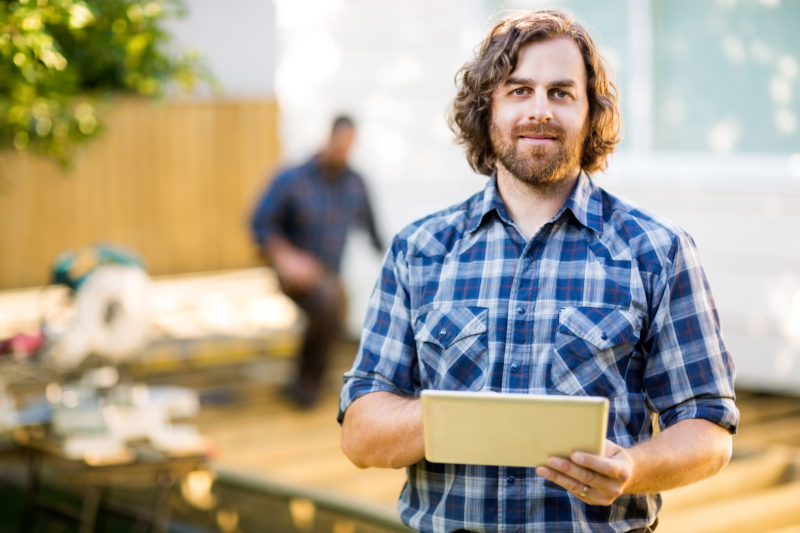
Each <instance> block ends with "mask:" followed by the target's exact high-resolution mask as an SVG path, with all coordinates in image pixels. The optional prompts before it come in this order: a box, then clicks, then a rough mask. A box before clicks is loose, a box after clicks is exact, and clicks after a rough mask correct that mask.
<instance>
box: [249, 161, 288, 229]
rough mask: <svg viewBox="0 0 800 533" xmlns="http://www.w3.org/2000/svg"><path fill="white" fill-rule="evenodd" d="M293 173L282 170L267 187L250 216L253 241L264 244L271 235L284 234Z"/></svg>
mask: <svg viewBox="0 0 800 533" xmlns="http://www.w3.org/2000/svg"><path fill="white" fill-rule="evenodd" d="M290 183H291V173H290V172H288V171H285V172H282V173H280V174H278V175H276V176H275V179H274V180H273V181H272V183H271V184H270V185H269V186H268V187H267V190H266V191H265V192H264V194H263V195H262V196H261V199H260V200H259V202H258V205H256V208H255V210H254V211H253V215H252V216H251V217H250V230H251V233H252V236H253V241H255V242H256V243H258V244H264V241H266V240H267V238H268V237H270V236H271V235H275V234H279V235H282V234H283V233H284V231H285V228H284V220H285V218H286V216H287V213H288V210H289V202H290V191H291V188H290Z"/></svg>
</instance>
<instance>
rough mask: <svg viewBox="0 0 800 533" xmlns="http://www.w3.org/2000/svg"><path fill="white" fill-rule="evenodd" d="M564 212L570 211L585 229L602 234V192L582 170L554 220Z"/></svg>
mask: <svg viewBox="0 0 800 533" xmlns="http://www.w3.org/2000/svg"><path fill="white" fill-rule="evenodd" d="M566 210H569V211H571V212H572V215H573V216H574V217H575V219H576V220H577V221H578V222H580V223H581V224H583V225H584V226H586V227H587V228H589V229H591V230H594V231H595V232H597V233H598V234H602V233H603V198H602V191H601V190H600V187H598V186H597V185H595V184H594V182H593V181H592V179H591V178H590V177H589V176H588V175H587V174H586V173H585V172H584V171H583V170H581V173H580V174H578V181H577V183H575V188H574V189H572V193H570V195H569V197H568V198H567V201H566V202H564V206H563V207H562V208H561V209H560V210H559V212H558V214H557V215H556V218H558V217H559V216H561V214H562V213H563V212H564V211H566Z"/></svg>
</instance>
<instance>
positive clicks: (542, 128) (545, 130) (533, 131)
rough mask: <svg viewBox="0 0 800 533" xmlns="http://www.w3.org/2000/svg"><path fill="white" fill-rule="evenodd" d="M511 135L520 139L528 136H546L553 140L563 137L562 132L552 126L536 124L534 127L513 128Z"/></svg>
mask: <svg viewBox="0 0 800 533" xmlns="http://www.w3.org/2000/svg"><path fill="white" fill-rule="evenodd" d="M511 133H512V135H513V136H514V137H522V136H528V135H546V136H548V137H553V138H555V139H561V138H563V137H564V130H562V129H561V128H560V127H558V126H556V125H554V124H538V125H536V126H532V125H527V126H515V127H514V128H513V129H512V130H511Z"/></svg>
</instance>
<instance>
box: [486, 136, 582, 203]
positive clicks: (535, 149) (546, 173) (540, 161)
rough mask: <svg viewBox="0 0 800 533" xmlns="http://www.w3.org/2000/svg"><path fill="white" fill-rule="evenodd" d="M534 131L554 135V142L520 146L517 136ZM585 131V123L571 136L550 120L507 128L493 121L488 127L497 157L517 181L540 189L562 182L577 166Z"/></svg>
mask: <svg viewBox="0 0 800 533" xmlns="http://www.w3.org/2000/svg"><path fill="white" fill-rule="evenodd" d="M533 133H539V134H545V135H548V136H551V137H553V139H554V142H555V144H556V146H555V147H553V146H550V145H546V146H524V145H523V146H520V143H518V139H519V137H520V136H521V135H526V134H533ZM587 133H588V123H587V124H586V125H585V126H584V128H583V130H582V131H581V133H580V134H579V135H575V136H572V137H569V136H568V135H567V134H566V132H565V131H564V130H563V129H562V128H560V127H559V126H555V125H553V124H540V125H537V126H534V125H529V126H514V127H512V128H511V131H510V132H504V131H503V130H502V129H501V128H500V126H498V125H497V124H496V123H495V122H494V121H492V123H491V125H490V127H489V135H490V138H491V141H492V148H493V149H494V153H495V154H496V155H497V161H498V162H499V163H501V164H502V165H503V166H504V167H505V168H506V170H508V171H509V172H510V173H511V174H512V175H513V176H514V177H515V178H517V179H518V180H519V181H521V182H523V183H525V184H526V185H531V186H533V187H535V188H537V189H540V190H547V189H550V188H552V187H553V186H555V185H557V184H559V183H561V181H562V180H563V179H564V178H565V177H567V174H568V173H569V172H570V171H572V170H574V169H575V168H576V167H579V166H580V161H581V154H582V151H583V143H584V140H585V139H586V135H587ZM553 148H555V151H553Z"/></svg>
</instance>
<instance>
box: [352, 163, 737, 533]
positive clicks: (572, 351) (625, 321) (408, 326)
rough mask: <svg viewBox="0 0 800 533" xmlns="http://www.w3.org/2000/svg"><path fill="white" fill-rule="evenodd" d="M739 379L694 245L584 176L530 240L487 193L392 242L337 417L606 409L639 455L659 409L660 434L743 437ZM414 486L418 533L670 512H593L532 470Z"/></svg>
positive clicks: (438, 467)
mask: <svg viewBox="0 0 800 533" xmlns="http://www.w3.org/2000/svg"><path fill="white" fill-rule="evenodd" d="M733 375H734V368H733V362H732V360H731V358H730V356H729V355H728V353H727V351H726V349H725V346H724V344H723V341H722V338H721V335H720V327H719V322H718V317H717V312H716V309H715V307H714V302H713V300H712V297H711V293H710V291H709V287H708V283H707V281H706V277H705V274H704V272H703V269H702V267H701V266H700V262H699V260H698V255H697V252H696V248H695V245H694V242H693V241H692V239H691V237H690V236H689V235H687V234H686V233H685V232H684V231H682V230H680V229H679V228H677V227H675V226H674V225H672V224H670V223H668V222H666V221H664V220H661V219H658V218H656V217H654V216H653V215H651V214H648V213H646V212H643V211H641V210H639V209H637V208H634V207H632V206H630V205H628V204H626V203H624V202H622V201H621V200H619V199H618V198H616V197H614V196H612V195H610V194H608V193H607V192H606V191H604V190H603V189H601V188H599V187H597V186H596V185H595V184H594V183H593V182H592V181H591V179H589V178H588V177H587V176H585V175H584V174H583V173H582V174H581V176H580V178H579V180H578V183H577V185H576V187H575V189H574V190H573V192H572V194H571V196H570V197H569V199H568V200H567V202H566V203H565V205H564V206H563V207H562V209H561V210H560V211H559V213H558V214H557V215H556V216H555V217H554V218H553V219H552V220H551V221H549V222H548V223H547V224H545V225H544V226H543V227H542V228H541V230H540V231H539V232H538V233H537V235H536V236H535V237H534V238H532V239H531V240H530V242H526V241H525V239H524V238H523V237H522V236H521V235H520V233H519V232H518V230H517V229H516V226H515V225H514V223H513V222H512V220H511V218H510V217H509V215H508V212H507V211H506V209H505V206H504V204H503V202H502V200H501V199H500V197H499V195H498V193H497V189H496V182H495V181H494V180H490V182H489V183H488V184H487V186H486V188H485V189H484V190H483V191H482V192H479V193H477V194H475V195H474V196H472V197H471V198H470V199H468V200H467V201H466V202H464V203H462V204H460V205H457V206H454V207H452V208H450V209H447V210H445V211H442V212H439V213H436V214H434V215H432V216H429V217H427V218H425V219H423V220H421V221H418V222H416V223H414V224H412V225H410V226H408V227H407V228H405V229H404V230H403V231H401V232H400V233H399V234H398V235H397V236H396V237H395V239H394V242H393V244H392V247H391V249H390V250H389V252H388V254H387V256H386V259H385V261H384V264H383V268H382V271H381V275H380V279H379V280H378V283H377V285H376V287H375V290H374V292H373V295H372V297H371V300H370V304H369V311H368V314H367V318H366V323H365V326H364V332H363V336H362V339H361V346H360V348H359V353H358V356H357V359H356V361H355V363H354V366H353V368H352V370H351V371H349V372H348V373H347V374H345V385H344V388H343V390H342V396H341V405H340V413H339V417H340V420H341V418H342V416H343V413H344V411H345V410H346V409H347V407H348V406H349V405H350V403H352V402H353V401H354V400H355V399H356V398H358V397H360V396H362V395H364V394H367V393H369V392H373V391H388V392H392V393H395V394H400V395H404V396H418V395H419V393H420V391H421V390H422V389H456V390H492V391H498V392H500V391H502V392H529V393H532V394H571V395H599V396H605V397H607V398H609V399H610V407H611V410H610V419H609V427H608V438H609V439H611V440H612V441H614V442H615V443H617V444H619V445H621V446H623V447H630V446H632V445H634V444H636V443H638V442H642V441H645V440H647V439H649V438H650V437H651V435H652V430H653V428H652V424H651V418H650V413H651V411H653V412H656V413H658V414H659V422H660V425H661V426H662V427H668V426H670V425H672V424H675V423H676V422H678V421H680V420H683V419H688V418H704V419H707V420H710V421H712V422H715V423H717V424H719V425H721V426H722V427H725V428H727V429H729V430H730V431H731V432H735V430H736V425H737V423H738V418H739V414H738V411H737V409H736V406H735V405H734V401H733V399H734V392H733ZM547 430H548V428H542V431H547ZM408 479H409V482H408V483H407V484H406V486H405V487H404V489H403V492H402V495H401V497H400V502H399V511H400V514H401V517H402V519H403V521H404V522H405V523H406V524H408V525H409V526H411V527H413V528H415V529H418V530H421V531H437V532H439V531H452V530H456V529H459V528H465V529H467V530H471V531H528V532H542V531H547V532H555V531H587V532H594V533H596V532H599V531H629V530H635V529H637V528H644V527H646V526H647V525H649V524H651V523H652V522H653V520H654V519H655V515H656V513H657V511H658V509H659V507H660V503H661V500H660V497H659V496H658V495H652V494H651V495H624V496H622V497H621V498H619V499H618V500H617V501H616V502H615V503H614V504H613V505H611V506H610V507H602V506H591V505H586V504H584V503H583V502H582V501H580V500H579V499H577V498H576V497H575V496H573V495H572V494H570V493H569V492H567V491H565V490H564V489H563V488H561V487H558V486H557V485H555V484H553V483H551V482H549V481H547V480H545V479H544V478H541V477H539V476H537V475H536V474H535V472H534V470H533V469H526V468H509V467H490V466H479V465H456V464H434V463H429V462H427V461H425V460H423V461H420V462H419V463H417V464H416V465H413V466H410V467H409V468H408Z"/></svg>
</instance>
